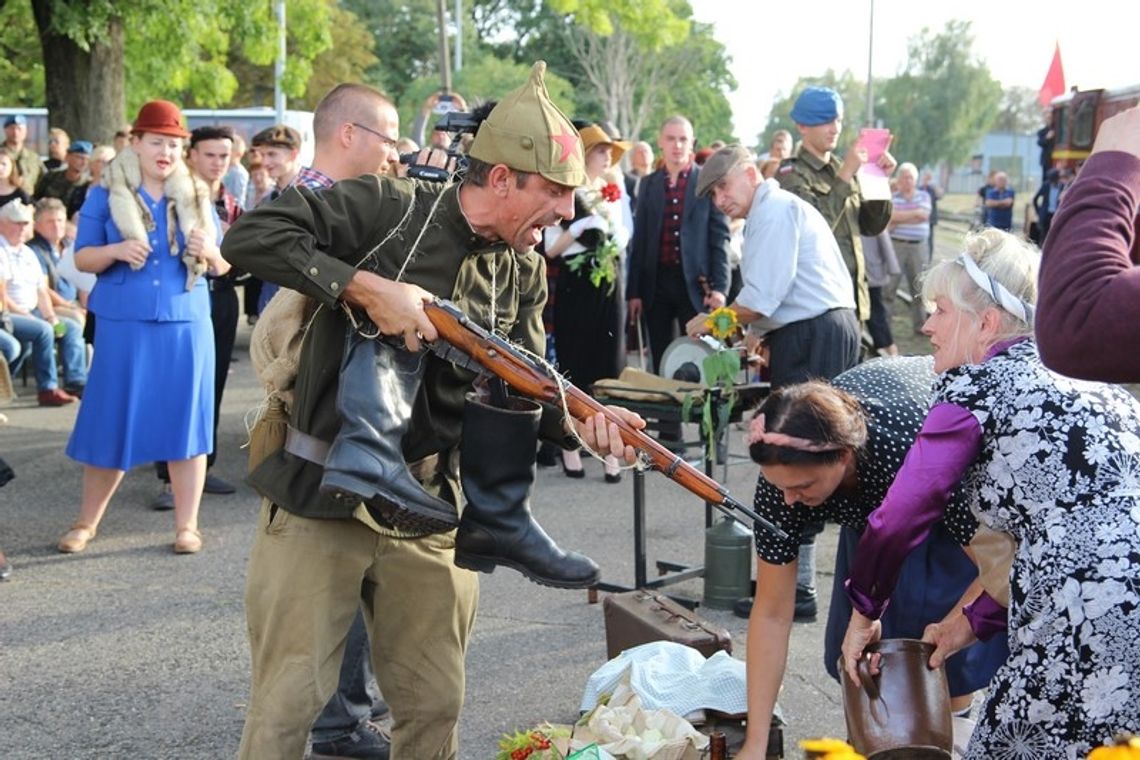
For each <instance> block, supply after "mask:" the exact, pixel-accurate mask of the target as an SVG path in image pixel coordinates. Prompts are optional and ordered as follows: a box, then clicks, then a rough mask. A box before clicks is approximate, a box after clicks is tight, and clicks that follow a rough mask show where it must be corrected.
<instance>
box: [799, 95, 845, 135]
mask: <svg viewBox="0 0 1140 760" xmlns="http://www.w3.org/2000/svg"><path fill="white" fill-rule="evenodd" d="M841 116H843V99H842V98H840V97H839V93H838V92H836V91H835V90H833V89H831V88H830V87H808V88H807V89H806V90H804V91H803V92H801V93H800V96H799V97H798V98H796V104H795V105H794V106H792V121H794V122H795V123H796V124H803V125H804V126H805V127H815V126H818V125H820V124H828V123H830V122H833V121H835V120H836V119H838V118H840V117H841Z"/></svg>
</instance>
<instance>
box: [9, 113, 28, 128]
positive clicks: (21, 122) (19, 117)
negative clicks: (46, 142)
mask: <svg viewBox="0 0 1140 760" xmlns="http://www.w3.org/2000/svg"><path fill="white" fill-rule="evenodd" d="M27 124H28V119H27V117H26V116H24V114H22V113H14V114H12V115H10V116H9V117H8V118H7V119H5V120H4V128H5V129H7V128H8V127H15V126H27Z"/></svg>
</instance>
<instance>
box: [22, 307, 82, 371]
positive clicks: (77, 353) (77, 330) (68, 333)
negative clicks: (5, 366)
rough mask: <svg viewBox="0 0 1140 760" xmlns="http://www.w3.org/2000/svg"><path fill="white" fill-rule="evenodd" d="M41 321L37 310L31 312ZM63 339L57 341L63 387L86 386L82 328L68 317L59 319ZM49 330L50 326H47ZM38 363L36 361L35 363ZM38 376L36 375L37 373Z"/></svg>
mask: <svg viewBox="0 0 1140 760" xmlns="http://www.w3.org/2000/svg"><path fill="white" fill-rule="evenodd" d="M32 314H34V315H36V317H38V318H40V319H41V320H42V319H43V317H41V316H40V311H39V309H36V310H35V311H33V312H32ZM59 321H60V322H62V323H63V326H64V328H65V329H64V333H63V337H62V338H60V339H59V358H60V359H61V360H62V361H63V385H64V387H65V388H76V387H79V386H83V385H86V384H87V345H86V344H85V343H84V342H83V327H82V326H80V324H79V323H78V322H76V321H75V320H74V319H71V318H70V317H60V318H59ZM48 329H49V330H50V329H51V325H48ZM36 363H37V364H38V363H39V362H38V360H37V362H36ZM37 374H38V373H37Z"/></svg>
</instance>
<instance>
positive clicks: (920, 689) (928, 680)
mask: <svg viewBox="0 0 1140 760" xmlns="http://www.w3.org/2000/svg"><path fill="white" fill-rule="evenodd" d="M867 653H868V654H872V653H878V654H880V655H881V656H882V661H881V663H880V672H879V674H878V675H876V676H872V675H871V674H870V670H869V663H868V659H867V658H866V657H864V658H863V659H862V660H861V661H860V663H859V681H857V682H853V681H852V680H851V679H850V678H849V677H848V675H847V671H846V669H845V668H844V667H843V661H842V659H841V660H840V663H839V673H840V679H841V680H842V683H843V712H844V713H845V715H846V718H847V736H848V738H849V741H850V742H851V745H852V746H853V747H855V749H856V750H857V751H858V752H860V753H861V754H863V755H865V756H866V757H867V760H903V759H904V758H905V759H906V760H927V759H929V760H944V759H947V758H950V757H951V750H952V749H953V746H954V730H953V716H952V715H951V713H950V688H949V686H948V685H947V682H946V672H945V670H944V669H942V668H939V669H938V670H931V669H930V668H929V667H927V662H928V661H929V660H930V655H932V654H933V653H934V645H933V644H926V643H923V642H921V641H917V640H915V639H886V640H883V641H880V642H878V643H877V644H872V645H871V646H869V647H867Z"/></svg>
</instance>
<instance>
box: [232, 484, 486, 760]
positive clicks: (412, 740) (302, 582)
mask: <svg viewBox="0 0 1140 760" xmlns="http://www.w3.org/2000/svg"><path fill="white" fill-rule="evenodd" d="M454 554H455V537H454V534H453V533H448V534H441V535H434V536H427V537H425V538H420V539H395V538H388V537H386V536H382V535H380V534H378V533H376V532H375V531H373V530H371V529H370V528H369V527H367V526H366V525H364V524H363V523H361V522H359V521H357V520H354V519H344V520H317V519H310V518H306V517H301V516H299V515H295V514H291V513H289V512H287V511H285V510H284V509H280V508H277V507H275V506H271V505H270V504H269V503H268V502H263V503H262V507H261V515H260V518H259V520H258V529H257V536H256V538H255V540H254V544H253V550H252V552H251V554H250V558H249V575H248V578H247V580H246V595H245V604H246V621H247V624H248V627H249V645H250V655H251V667H252V685H251V694H250V700H249V711H248V713H247V715H246V721H245V730H244V731H243V732H242V739H241V749H240V752H239V756H240V757H241V758H245V759H248V760H265V759H269V760H290V759H292V758H296V759H297V760H300V758H301V757H302V755H303V754H304V750H305V741H306V739H307V737H308V733H309V727H310V726H311V725H312V723H313V721H314V720H315V719H316V717H317V715H318V714H319V713H320V711H321V708H322V707H324V705H325V703H326V702H328V700H329V697H331V696H332V694H333V692H334V691H335V690H336V685H337V679H338V676H339V673H340V664H341V660H342V659H343V656H344V642H345V638H346V636H347V634H348V629H349V626H350V625H351V624H352V619H353V617H354V616H355V615H356V610H357V609H358V608H360V607H361V598H362V588H363V599H364V603H363V608H364V621H365V623H366V625H367V627H368V635H369V640H370V641H371V644H372V667H373V669H374V670H375V672H376V679H377V681H378V682H379V683H380V690H381V691H382V692H383V694H384V699H385V700H386V701H387V702H388V705H389V706H390V707H391V709H392V721H393V722H392V757H393V758H395V759H396V760H405V759H410V758H416V760H421V759H423V760H433V759H434V758H440V759H441V760H446V759H449V758H454V757H456V756H457V754H458V748H459V740H458V733H457V725H458V721H459V711H460V708H461V707H462V706H463V689H464V655H465V653H466V648H467V641H468V637H469V635H470V633H471V627H472V625H473V624H474V622H475V608H476V606H477V605H478V601H479V582H478V578H477V576H476V574H475V573H472V572H469V571H467V570H463V569H461V568H458V567H456V566H455V565H454V563H453V558H454Z"/></svg>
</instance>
